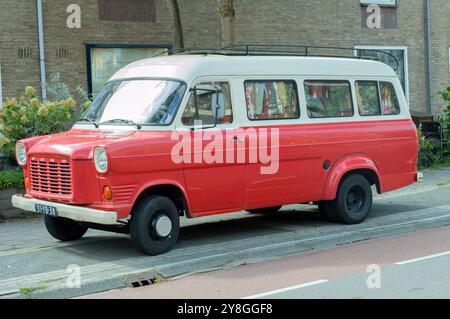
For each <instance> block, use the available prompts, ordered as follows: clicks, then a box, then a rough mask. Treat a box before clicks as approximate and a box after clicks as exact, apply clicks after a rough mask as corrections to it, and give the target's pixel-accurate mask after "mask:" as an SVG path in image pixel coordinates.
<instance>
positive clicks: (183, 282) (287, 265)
mask: <svg viewBox="0 0 450 319" xmlns="http://www.w3.org/2000/svg"><path fill="white" fill-rule="evenodd" d="M449 263H450V227H449V226H446V227H442V228H433V229H427V230H422V231H418V232H412V233H408V234H404V235H400V236H395V237H391V238H387V239H377V240H370V241H365V242H360V243H355V244H349V245H345V246H340V247H336V248H330V249H326V250H321V251H316V252H311V253H307V254H302V255H297V256H291V257H284V258H280V259H277V260H273V261H266V262H260V263H255V264H251V265H243V266H240V267H235V268H232V269H227V270H218V271H212V272H207V273H202V274H194V275H191V276H187V277H183V278H179V279H175V280H170V281H167V282H163V283H160V284H156V285H149V286H145V287H140V288H125V289H119V290H112V291H108V292H104V293H99V294H94V295H90V296H87V297H86V298H89V299H98V298H113V299H116V298H118V299H127V298H163V299H167V298H169V299H170V298H176V299H184V298H186V296H188V297H189V298H193V299H194V298H195V299H208V298H231V299H237V298H244V299H312V298H314V299H317V298H321V299H323V298H337V299H341V298H352V299H355V298H356V299H361V298H387V299H391V298H392V299H394V298H401V299H403V298H450V268H449V267H448V265H449Z"/></svg>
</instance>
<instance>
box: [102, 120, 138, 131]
mask: <svg viewBox="0 0 450 319" xmlns="http://www.w3.org/2000/svg"><path fill="white" fill-rule="evenodd" d="M108 123H124V124H129V125H135V126H136V128H137V129H138V130H140V129H141V128H142V126H141V125H140V124H138V123H136V122H135V121H132V120H126V119H113V120H108V121H105V122H101V123H100V125H103V124H108Z"/></svg>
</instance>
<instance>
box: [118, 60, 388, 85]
mask: <svg viewBox="0 0 450 319" xmlns="http://www.w3.org/2000/svg"><path fill="white" fill-rule="evenodd" d="M264 75H266V76H297V75H300V76H344V77H352V76H356V77H360V76H361V77H395V76H396V74H395V72H394V70H393V69H392V68H391V67H389V66H388V65H386V64H384V63H381V62H377V61H371V60H363V59H351V58H334V57H293V56H227V55H207V56H205V55H172V56H160V57H155V58H150V59H144V60H140V61H137V62H134V63H131V64H129V65H127V66H126V67H124V68H122V69H121V70H119V71H118V72H117V73H115V74H114V75H113V76H112V77H111V79H110V81H111V80H118V79H126V78H141V77H149V78H173V79H179V80H183V81H186V82H190V81H191V80H192V79H194V78H197V77H200V76H264Z"/></svg>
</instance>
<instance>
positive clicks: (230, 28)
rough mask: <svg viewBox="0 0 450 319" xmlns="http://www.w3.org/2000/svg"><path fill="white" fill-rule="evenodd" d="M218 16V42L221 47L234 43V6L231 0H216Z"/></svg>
mask: <svg viewBox="0 0 450 319" xmlns="http://www.w3.org/2000/svg"><path fill="white" fill-rule="evenodd" d="M218 1H219V16H220V43H221V46H222V47H225V46H229V45H233V44H235V43H236V34H235V25H234V16H235V12H234V6H233V0H218Z"/></svg>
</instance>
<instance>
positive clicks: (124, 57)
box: [86, 44, 171, 96]
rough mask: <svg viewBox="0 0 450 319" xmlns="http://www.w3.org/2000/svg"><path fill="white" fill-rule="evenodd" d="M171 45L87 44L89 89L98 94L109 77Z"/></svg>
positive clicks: (93, 93)
mask: <svg viewBox="0 0 450 319" xmlns="http://www.w3.org/2000/svg"><path fill="white" fill-rule="evenodd" d="M170 48H171V47H170V45H162V46H145V45H95V44H89V45H87V46H86V51H87V68H88V90H89V93H90V94H92V95H93V96H96V95H97V94H98V92H100V90H101V89H102V87H103V85H104V84H105V83H106V81H108V79H109V78H110V77H111V76H112V75H113V74H114V73H116V72H117V71H118V70H119V69H121V68H123V67H124V66H126V65H128V64H130V63H132V62H134V61H137V60H142V59H146V58H151V57H153V56H155V55H157V54H161V53H163V54H164V51H167V50H168V49H170Z"/></svg>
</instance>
